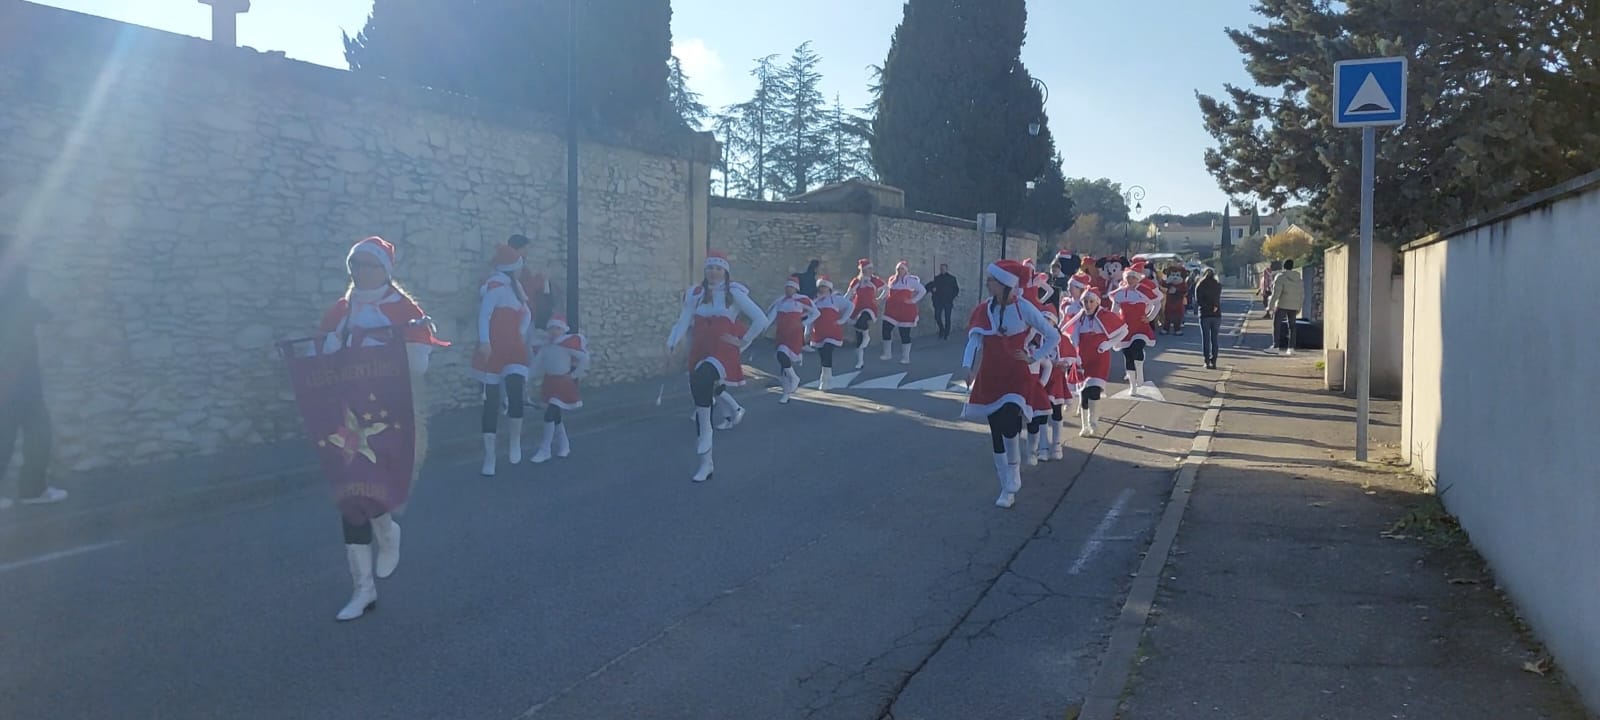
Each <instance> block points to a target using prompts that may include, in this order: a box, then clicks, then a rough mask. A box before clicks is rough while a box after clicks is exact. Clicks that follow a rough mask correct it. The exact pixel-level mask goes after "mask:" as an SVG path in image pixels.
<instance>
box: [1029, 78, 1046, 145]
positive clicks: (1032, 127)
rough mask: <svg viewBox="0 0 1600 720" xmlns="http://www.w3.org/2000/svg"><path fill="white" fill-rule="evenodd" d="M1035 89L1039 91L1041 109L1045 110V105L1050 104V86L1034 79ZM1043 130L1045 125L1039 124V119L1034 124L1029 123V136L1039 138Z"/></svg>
mask: <svg viewBox="0 0 1600 720" xmlns="http://www.w3.org/2000/svg"><path fill="white" fill-rule="evenodd" d="M1033 87H1034V88H1035V89H1037V90H1038V91H1039V97H1040V100H1039V107H1040V108H1041V109H1043V108H1044V105H1045V103H1048V102H1050V86H1049V85H1046V84H1044V81H1043V80H1040V79H1039V78H1033ZM1043 130H1044V125H1043V124H1041V123H1040V122H1039V119H1035V120H1034V121H1033V122H1031V123H1028V134H1029V135H1032V136H1034V137H1039V133H1040V132H1041V131H1043Z"/></svg>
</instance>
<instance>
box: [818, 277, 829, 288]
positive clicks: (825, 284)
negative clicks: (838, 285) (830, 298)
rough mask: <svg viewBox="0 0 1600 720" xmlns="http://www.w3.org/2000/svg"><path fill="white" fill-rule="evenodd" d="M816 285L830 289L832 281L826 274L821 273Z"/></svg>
mask: <svg viewBox="0 0 1600 720" xmlns="http://www.w3.org/2000/svg"><path fill="white" fill-rule="evenodd" d="M817 287H819V288H827V289H829V290H832V289H833V281H832V280H829V279H828V276H827V275H823V276H822V277H819V278H817Z"/></svg>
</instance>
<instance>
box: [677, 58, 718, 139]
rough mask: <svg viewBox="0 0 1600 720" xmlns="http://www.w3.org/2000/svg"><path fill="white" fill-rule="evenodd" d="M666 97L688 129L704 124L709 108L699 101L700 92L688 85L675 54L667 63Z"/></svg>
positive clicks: (687, 79) (696, 128)
mask: <svg viewBox="0 0 1600 720" xmlns="http://www.w3.org/2000/svg"><path fill="white" fill-rule="evenodd" d="M667 88H668V98H669V99H670V101H671V103H672V108H673V110H675V111H676V112H677V113H678V117H679V118H682V119H683V124H684V125H687V126H689V128H690V129H693V130H699V129H700V127H701V126H702V125H705V122H706V118H707V117H708V116H709V115H710V110H708V109H707V108H706V104H705V103H704V102H701V101H700V93H697V92H695V91H694V90H693V89H691V88H690V87H689V76H688V75H686V74H684V72H683V61H681V60H679V59H678V57H677V56H676V55H674V56H673V57H672V60H671V61H669V63H668V65H667Z"/></svg>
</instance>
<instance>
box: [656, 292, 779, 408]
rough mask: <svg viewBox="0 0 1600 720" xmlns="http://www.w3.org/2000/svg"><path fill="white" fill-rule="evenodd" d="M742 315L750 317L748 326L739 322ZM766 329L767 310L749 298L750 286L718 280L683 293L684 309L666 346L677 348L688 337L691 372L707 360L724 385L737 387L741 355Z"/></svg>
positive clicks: (741, 370) (741, 371) (740, 382)
mask: <svg viewBox="0 0 1600 720" xmlns="http://www.w3.org/2000/svg"><path fill="white" fill-rule="evenodd" d="M707 293H709V296H707ZM741 314H742V315H744V316H745V317H747V318H749V319H750V324H749V325H748V326H746V325H745V324H743V323H740V322H739V316H740V315H741ZM766 329H767V315H766V313H763V312H761V306H760V305H757V304H756V303H755V301H754V300H751V299H750V289H749V288H747V287H745V286H744V285H743V284H740V283H718V284H717V285H713V286H710V287H709V288H707V287H706V286H704V285H696V286H694V287H691V288H689V290H688V292H685V293H684V294H683V311H682V312H680V313H679V314H678V322H677V323H676V324H674V325H673V326H672V335H671V336H669V337H668V338H667V349H668V350H671V349H673V348H676V347H678V343H679V342H682V341H683V339H684V338H685V337H686V336H687V337H688V339H689V370H690V371H691V372H693V371H694V369H695V368H697V367H699V366H700V364H701V363H708V364H710V365H711V366H712V367H715V368H716V369H717V374H718V375H719V376H721V378H722V384H723V385H727V386H729V387H737V386H739V385H743V384H744V361H743V359H742V358H741V357H740V355H741V354H742V353H743V352H744V349H745V347H747V346H749V345H750V343H751V342H752V341H754V340H755V339H756V338H757V337H760V336H761V333H762V332H763V331H765V330H766ZM725 335H733V336H736V337H739V338H741V344H739V345H735V344H733V343H730V342H728V341H727V340H726V339H725V338H724V337H723V336H725Z"/></svg>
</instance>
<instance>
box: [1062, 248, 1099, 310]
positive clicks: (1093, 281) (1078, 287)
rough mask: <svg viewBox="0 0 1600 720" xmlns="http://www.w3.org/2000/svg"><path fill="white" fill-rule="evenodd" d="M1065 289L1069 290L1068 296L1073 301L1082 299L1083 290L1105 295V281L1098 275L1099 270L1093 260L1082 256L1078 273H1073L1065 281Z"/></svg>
mask: <svg viewBox="0 0 1600 720" xmlns="http://www.w3.org/2000/svg"><path fill="white" fill-rule="evenodd" d="M1067 287H1068V288H1069V290H1068V294H1070V295H1071V296H1072V299H1073V300H1076V299H1078V298H1080V297H1082V296H1083V291H1084V290H1090V289H1092V290H1094V292H1095V294H1096V295H1101V296H1103V295H1105V293H1106V281H1105V278H1104V277H1102V276H1101V275H1100V268H1099V266H1098V265H1097V264H1096V262H1095V259H1094V258H1092V257H1088V256H1084V258H1083V262H1082V265H1080V266H1079V268H1078V271H1077V272H1075V273H1073V274H1072V278H1071V279H1070V280H1068V281H1067Z"/></svg>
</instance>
